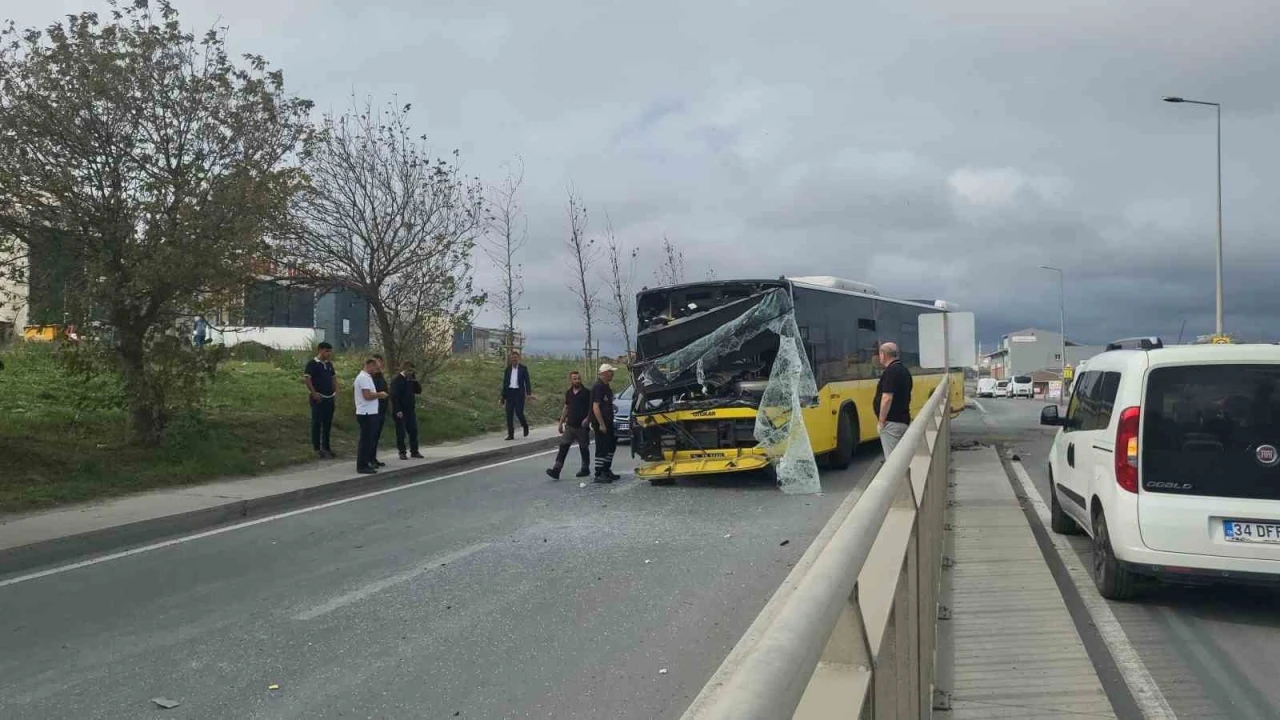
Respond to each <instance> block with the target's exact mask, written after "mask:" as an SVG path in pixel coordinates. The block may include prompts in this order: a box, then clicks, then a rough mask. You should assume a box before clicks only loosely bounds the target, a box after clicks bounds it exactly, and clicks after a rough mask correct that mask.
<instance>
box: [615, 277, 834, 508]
mask: <svg viewBox="0 0 1280 720" xmlns="http://www.w3.org/2000/svg"><path fill="white" fill-rule="evenodd" d="M638 319H639V322H640V326H641V328H642V329H641V331H640V333H639V336H638V338H637V339H638V354H637V363H636V365H635V367H634V374H635V377H636V393H635V397H634V398H633V415H634V418H635V420H634V421H633V433H634V437H635V442H634V443H633V446H632V448H633V450H632V451H633V453H635V454H637V455H639V456H640V457H641V459H642V460H644V461H645V462H646V463H648V464H647V465H646V466H644V467H642V468H641V470H640V471H639V472H640V473H641V474H642V475H644V476H648V477H649V479H650V480H651V481H654V482H655V483H656V484H662V483H663V482H664V481H666V482H670V481H671V480H672V479H673V478H674V477H676V476H678V475H691V474H703V473H708V474H709V473H722V472H734V471H742V470H764V469H772V471H773V472H775V473H776V476H777V480H778V484H779V486H780V487H781V488H782V489H783V490H784V491H787V492H797V493H806V492H817V491H818V490H819V489H820V486H819V480H818V468H817V464H816V462H815V459H814V455H813V451H812V448H811V446H810V441H809V436H808V433H807V432H806V428H805V422H804V413H803V412H802V409H803V408H804V407H806V406H811V405H813V404H814V403H815V402H816V398H817V385H816V383H815V380H814V375H813V371H812V368H811V367H810V365H809V361H808V358H807V357H806V353H805V351H804V344H803V339H802V338H801V333H800V330H799V327H798V326H797V323H796V316H795V307H794V303H793V300H792V296H791V292H790V286H789V284H788V283H786V282H785V281H772V282H770V281H762V282H732V283H703V284H699V285H696V286H680V287H675V288H665V289H660V290H657V291H649V292H646V293H642V294H641V295H640V296H639V299H638Z"/></svg>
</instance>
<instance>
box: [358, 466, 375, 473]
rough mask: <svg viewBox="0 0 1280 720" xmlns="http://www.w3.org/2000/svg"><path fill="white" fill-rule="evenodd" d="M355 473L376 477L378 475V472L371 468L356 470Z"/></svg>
mask: <svg viewBox="0 0 1280 720" xmlns="http://www.w3.org/2000/svg"><path fill="white" fill-rule="evenodd" d="M356 472H358V473H360V474H361V475H377V474H378V471H377V470H375V469H373V468H371V467H366V468H357V469H356Z"/></svg>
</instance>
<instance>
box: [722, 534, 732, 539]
mask: <svg viewBox="0 0 1280 720" xmlns="http://www.w3.org/2000/svg"><path fill="white" fill-rule="evenodd" d="M731 537H733V533H725V536H724V539H725V540H728V539H729V538H731Z"/></svg>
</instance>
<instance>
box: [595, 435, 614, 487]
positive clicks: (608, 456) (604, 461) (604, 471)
mask: <svg viewBox="0 0 1280 720" xmlns="http://www.w3.org/2000/svg"><path fill="white" fill-rule="evenodd" d="M595 435H596V476H597V477H599V476H601V475H608V474H610V473H612V472H613V453H614V451H616V450H617V449H618V436H617V435H614V434H613V433H612V432H607V433H606V432H601V431H600V429H599V428H596V430H595Z"/></svg>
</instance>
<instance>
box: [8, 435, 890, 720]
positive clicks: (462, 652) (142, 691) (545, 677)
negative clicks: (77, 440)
mask: <svg viewBox="0 0 1280 720" xmlns="http://www.w3.org/2000/svg"><path fill="white" fill-rule="evenodd" d="M619 454H620V455H626V454H627V451H626V449H625V448H623V449H622V450H621V452H620V453H619ZM878 454H879V448H878V446H875V445H872V446H870V447H866V448H863V450H862V452H861V453H860V454H859V455H858V458H857V461H856V462H855V465H854V467H853V468H851V469H850V470H847V471H844V472H841V473H830V474H826V475H824V479H823V484H824V490H825V492H824V494H822V495H818V496H786V495H783V494H782V493H781V492H779V491H778V490H777V489H776V488H775V487H774V486H773V485H771V484H769V483H768V482H767V481H763V480H762V479H761V478H756V477H751V478H744V477H741V476H738V477H734V476H729V477H725V478H723V479H719V480H714V481H704V482H696V483H683V484H681V485H680V486H678V487H673V488H654V487H651V486H649V485H648V483H645V482H643V481H636V480H634V479H630V477H629V473H626V472H624V475H627V476H628V479H627V480H625V481H624V482H622V483H620V484H617V485H614V486H597V485H588V486H587V487H585V488H583V487H579V482H578V481H577V480H574V479H565V480H561V481H559V482H552V481H550V480H549V479H548V478H547V477H546V476H545V475H543V473H542V471H543V468H545V467H546V466H547V464H548V463H549V458H548V457H546V456H541V457H537V458H533V459H528V460H523V461H519V462H513V463H509V464H504V465H501V466H498V467H492V468H489V469H484V470H480V471H476V472H472V473H469V474H466V475H462V476H460V477H452V478H445V479H442V480H441V481H439V482H436V483H432V484H426V485H422V486H419V487H414V488H411V489H406V490H402V491H398V492H391V493H387V494H383V495H378V496H375V497H369V498H365V499H361V500H357V501H354V502H348V503H345V504H342V505H338V506H335V507H330V508H325V509H320V510H316V511H313V512H306V513H301V514H297V515H293V516H289V517H284V518H281V519H278V520H274V521H270V522H263V523H260V524H256V525H252V526H249V527H244V528H241V529H237V530H234V531H231V532H225V533H222V534H218V535H214V536H209V537H198V538H195V539H192V540H190V541H189V542H182V543H178V544H174V545H171V546H167V547H162V548H157V549H154V550H150V551H147V552H142V553H139V554H136V555H132V556H129V557H124V558H120V559H116V560H111V561H108V562H103V563H100V564H95V565H90V566H87V567H81V568H78V569H73V570H69V571H67V572H62V573H58V574H53V575H49V576H45V577H40V578H35V579H31V580H27V581H23V582H18V583H15V584H10V585H7V586H0V638H2V641H0V717H2V718H5V719H6V720H19V719H23V718H77V719H88V718H138V717H152V716H155V717H166V718H169V717H171V718H308V719H311V718H453V717H461V718H592V719H593V720H594V719H599V718H635V719H636V720H640V719H642V718H643V719H645V720H649V719H653V718H677V717H679V716H680V714H681V713H683V711H684V709H685V708H686V707H687V706H688V704H689V702H691V701H692V699H693V698H694V697H695V696H696V695H697V693H698V692H699V691H700V690H701V688H702V686H703V684H705V682H706V681H707V679H708V678H709V677H710V676H711V674H712V673H713V672H714V671H715V670H716V668H717V667H718V666H719V664H720V662H721V661H722V660H723V658H724V657H725V655H726V654H727V653H728V651H729V650H730V649H731V648H732V647H733V645H734V644H735V643H736V642H737V640H738V638H739V637H740V636H741V635H742V633H743V632H744V631H745V630H746V628H747V627H748V626H749V625H750V623H751V621H752V620H753V619H754V618H755V616H756V614H757V613H758V612H759V611H760V609H761V608H762V607H763V606H764V604H765V603H766V602H767V601H768V599H769V597H770V596H771V595H772V593H773V591H774V590H775V589H776V588H777V587H778V585H779V584H780V583H781V581H782V580H783V578H784V577H785V576H786V574H787V573H788V572H789V570H790V568H791V566H792V565H793V564H794V563H795V562H796V561H797V560H798V559H799V558H800V556H801V555H802V554H803V553H804V551H805V549H806V548H807V546H808V544H809V542H810V541H811V540H812V539H813V537H814V536H815V535H816V534H817V533H818V531H819V530H820V529H821V528H822V526H823V525H824V524H825V522H826V521H827V519H828V518H829V517H830V515H831V513H832V512H833V511H834V510H835V508H836V507H837V506H838V505H839V504H840V503H841V502H842V501H843V500H844V499H845V497H846V496H847V495H848V493H849V492H850V491H851V490H854V489H855V486H857V487H860V486H861V485H860V483H861V482H862V481H863V480H864V475H865V474H866V471H867V470H868V469H869V468H872V467H875V466H876V463H875V461H876V460H878ZM617 469H619V470H623V471H626V470H628V469H629V463H628V462H620V463H619V464H618V467H617ZM664 670H665V672H663V671H664ZM153 698H165V699H168V700H172V701H176V702H179V703H181V704H180V705H179V706H178V707H176V708H173V709H169V710H161V709H160V708H158V707H157V706H155V705H154V704H153V703H152V702H151V700H152V699H153Z"/></svg>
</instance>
